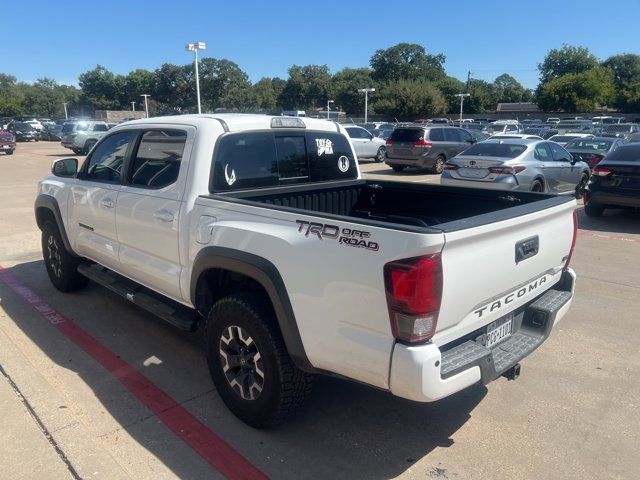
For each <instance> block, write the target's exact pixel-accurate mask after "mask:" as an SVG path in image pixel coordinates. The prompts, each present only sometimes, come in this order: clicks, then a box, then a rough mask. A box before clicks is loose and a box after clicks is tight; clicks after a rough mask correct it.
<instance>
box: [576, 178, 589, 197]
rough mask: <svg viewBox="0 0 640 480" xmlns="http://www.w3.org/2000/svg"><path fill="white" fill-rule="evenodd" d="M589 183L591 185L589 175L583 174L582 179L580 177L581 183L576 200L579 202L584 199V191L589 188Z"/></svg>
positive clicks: (577, 187)
mask: <svg viewBox="0 0 640 480" xmlns="http://www.w3.org/2000/svg"><path fill="white" fill-rule="evenodd" d="M587 183H589V175H587V174H586V173H583V174H582V177H580V182H578V185H577V186H576V198H577V199H578V200H580V199H581V198H582V195H583V194H584V190H585V188H587Z"/></svg>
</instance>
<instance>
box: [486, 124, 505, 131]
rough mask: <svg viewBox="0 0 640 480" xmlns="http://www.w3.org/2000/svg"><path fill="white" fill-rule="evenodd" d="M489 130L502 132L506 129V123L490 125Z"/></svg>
mask: <svg viewBox="0 0 640 480" xmlns="http://www.w3.org/2000/svg"><path fill="white" fill-rule="evenodd" d="M487 130H488V131H490V132H502V131H503V130H504V125H489V126H488V127H487Z"/></svg>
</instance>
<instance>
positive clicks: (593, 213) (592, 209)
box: [584, 204, 604, 217]
mask: <svg viewBox="0 0 640 480" xmlns="http://www.w3.org/2000/svg"><path fill="white" fill-rule="evenodd" d="M584 213H586V214H587V217H599V216H601V215H602V214H603V213H604V207H603V206H602V205H593V204H587V205H585V206H584Z"/></svg>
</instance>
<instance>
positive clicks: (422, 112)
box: [373, 80, 447, 120]
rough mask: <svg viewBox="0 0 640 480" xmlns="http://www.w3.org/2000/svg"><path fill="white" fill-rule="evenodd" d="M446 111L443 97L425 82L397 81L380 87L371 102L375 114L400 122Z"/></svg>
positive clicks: (431, 85) (430, 84)
mask: <svg viewBox="0 0 640 480" xmlns="http://www.w3.org/2000/svg"><path fill="white" fill-rule="evenodd" d="M446 109H447V101H446V99H445V97H444V95H442V93H441V92H440V90H438V89H437V88H436V86H435V85H434V84H433V83H432V82H429V81H427V80H397V81H393V82H389V83H386V84H384V85H382V86H381V87H380V92H376V99H375V101H374V102H373V110H374V111H375V112H380V113H385V114H387V115H390V116H393V117H396V118H398V119H401V120H402V119H404V120H413V119H415V118H416V117H422V116H431V115H437V114H440V113H443V112H445V111H446Z"/></svg>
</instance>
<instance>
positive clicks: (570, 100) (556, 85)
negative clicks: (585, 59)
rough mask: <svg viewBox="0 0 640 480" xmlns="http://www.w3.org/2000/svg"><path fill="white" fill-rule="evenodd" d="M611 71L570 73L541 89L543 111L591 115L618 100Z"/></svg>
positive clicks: (595, 70) (596, 69) (539, 100)
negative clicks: (560, 110)
mask: <svg viewBox="0 0 640 480" xmlns="http://www.w3.org/2000/svg"><path fill="white" fill-rule="evenodd" d="M614 93H615V86H614V82H613V75H612V73H611V70H609V69H607V68H605V67H600V66H597V67H595V68H592V69H590V70H587V71H584V72H580V73H567V74H566V75H563V76H561V77H559V78H556V79H554V80H551V81H550V82H547V83H546V84H545V85H543V86H542V88H541V89H540V93H539V95H538V104H539V105H540V107H541V108H542V109H543V110H547V111H552V110H557V109H562V110H564V111H566V112H588V111H592V110H595V109H596V108H598V107H601V106H604V105H610V104H611V102H612V101H613V100H614V98H615V95H614Z"/></svg>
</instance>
